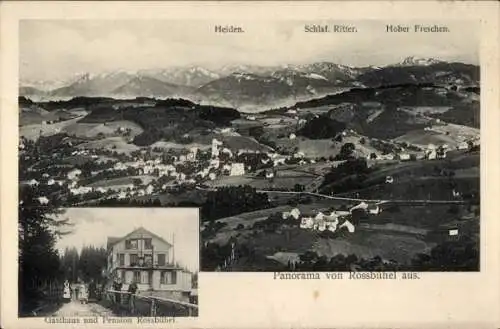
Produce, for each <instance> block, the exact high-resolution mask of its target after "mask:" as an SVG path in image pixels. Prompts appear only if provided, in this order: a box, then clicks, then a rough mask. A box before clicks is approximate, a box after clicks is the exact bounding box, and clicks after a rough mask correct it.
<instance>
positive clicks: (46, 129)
mask: <svg viewBox="0 0 500 329" xmlns="http://www.w3.org/2000/svg"><path fill="white" fill-rule="evenodd" d="M80 119H81V118H75V119H71V120H66V121H61V122H56V123H53V124H44V125H42V124H41V123H39V124H28V125H22V126H21V127H19V136H22V137H24V138H26V139H30V140H37V139H38V138H39V137H40V134H41V135H42V136H51V135H54V134H57V133H60V132H63V131H64V129H65V128H66V127H67V126H70V125H73V124H75V123H77V122H78V121H79V120H80Z"/></svg>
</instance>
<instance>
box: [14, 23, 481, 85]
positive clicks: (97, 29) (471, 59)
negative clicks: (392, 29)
mask: <svg viewBox="0 0 500 329" xmlns="http://www.w3.org/2000/svg"><path fill="white" fill-rule="evenodd" d="M217 23H220V22H214V21H210V20H204V21H185V20H182V21H180V20H178V21H176V20H156V21H155V20H150V21H144V20H142V21H140V20H121V21H120V20H24V21H21V22H20V29H19V33H20V36H19V47H20V48H19V51H20V55H19V56H20V63H19V65H20V67H19V69H20V77H21V80H53V79H61V78H67V77H69V76H74V75H75V74H80V73H99V72H102V71H114V70H129V71H133V70H138V69H150V68H166V67H171V66H190V65H200V66H205V67H207V68H213V67H220V66H223V65H234V64H250V65H279V64H299V63H311V62H316V61H331V62H336V63H338V64H344V65H350V66H367V65H376V66H381V65H387V64H391V63H396V62H400V61H401V60H402V59H404V58H405V57H407V56H418V57H433V58H437V59H442V60H453V61H461V62H465V63H470V64H478V40H479V29H478V27H479V26H478V25H474V24H472V23H470V22H463V21H446V20H444V22H443V20H442V21H440V22H439V23H440V24H441V25H443V24H445V25H446V26H447V27H448V28H449V30H450V32H449V33H388V32H386V29H385V26H386V24H393V25H395V24H398V23H400V24H408V25H410V26H412V25H413V24H415V23H419V24H422V23H426V22H421V21H419V22H416V21H415V22H413V21H405V22H398V21H392V22H387V21H370V20H363V21H344V22H342V21H335V22H333V21H314V22H310V21H309V22H305V21H290V20H288V21H279V20H275V21H252V20H246V21H239V22H237V23H238V25H239V26H241V27H243V29H244V30H245V33H239V34H217V33H215V32H214V27H215V25H217ZM226 23H227V24H236V22H226ZM312 23H315V24H325V23H328V24H334V23H335V24H350V25H355V26H356V27H357V29H358V33H305V32H304V24H312ZM427 23H431V24H433V23H434V22H427Z"/></svg>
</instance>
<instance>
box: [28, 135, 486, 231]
mask: <svg viewBox="0 0 500 329" xmlns="http://www.w3.org/2000/svg"><path fill="white" fill-rule="evenodd" d="M426 129H427V128H426ZM429 129H430V128H429ZM226 130H227V129H226ZM353 133H354V132H353V131H352V130H346V131H343V132H342V133H341V134H342V136H348V135H349V134H353ZM289 138H290V139H291V140H293V139H295V138H296V136H295V134H294V133H291V134H290V136H289ZM373 142H374V143H376V142H381V141H378V140H377V139H374V140H373ZM385 143H386V144H387V142H385ZM29 145H32V144H30V141H27V140H24V139H21V141H20V145H19V154H20V157H25V160H26V162H30V160H31V162H32V163H33V165H32V166H31V167H29V168H27V173H28V174H27V178H29V179H26V180H24V181H22V182H21V183H22V184H27V185H30V186H38V185H40V184H42V185H46V186H49V187H50V186H58V187H59V188H64V189H66V190H67V194H68V195H69V196H70V198H73V199H74V200H75V201H79V202H81V201H85V200H89V199H94V198H96V197H97V198H98V199H117V200H123V199H128V198H134V197H145V196H151V195H156V194H161V193H163V192H167V191H171V190H172V189H175V188H177V187H179V186H184V187H188V188H189V187H190V186H191V187H194V186H199V185H204V184H205V183H207V182H211V181H212V182H217V181H218V180H221V179H222V178H224V177H238V176H246V177H252V178H253V179H260V178H264V179H267V180H271V181H272V180H273V179H274V178H275V177H276V176H277V175H279V173H280V170H281V168H284V167H287V166H290V165H294V166H296V167H300V166H305V165H314V164H322V163H323V164H325V165H326V166H328V165H331V166H337V165H339V164H341V163H342V162H344V161H345V160H344V159H332V158H329V159H326V158H307V157H306V156H305V155H304V153H303V152H295V153H293V154H280V153H278V152H276V151H268V152H263V151H259V150H254V149H230V148H229V147H228V146H227V145H225V144H224V143H223V142H222V141H219V140H217V139H216V138H214V139H213V140H212V143H211V146H210V147H209V148H204V149H203V148H197V147H191V148H189V149H176V150H168V151H167V152H165V151H163V152H161V153H158V152H154V151H157V150H154V151H153V152H152V151H151V150H150V149H143V150H140V151H137V152H134V153H131V154H124V153H113V152H112V151H110V150H106V149H104V150H99V149H85V148H83V149H82V148H75V147H73V145H72V142H71V141H65V142H64V145H66V149H65V150H64V151H62V152H61V153H60V154H58V153H57V152H56V153H53V154H51V155H50V156H48V155H41V154H39V155H38V158H37V159H38V160H37V161H33V160H34V159H35V156H33V155H32V156H31V158H30V156H29V155H27V154H28V152H33V151H34V150H31V151H29V150H28V148H29V147H30V146H29ZM404 146H406V148H405V147H403V146H401V145H398V144H396V143H394V145H392V150H393V152H391V153H386V154H382V153H383V152H380V153H375V152H373V153H371V154H370V155H368V156H367V157H366V160H367V164H368V166H373V165H376V164H384V163H389V162H393V161H396V162H397V161H400V162H405V161H425V160H429V161H431V160H435V159H444V158H446V155H447V153H448V152H450V151H462V152H463V151H467V150H471V149H473V148H477V147H478V146H479V138H475V139H469V140H463V141H462V142H459V143H458V144H457V146H456V150H454V149H451V148H450V147H449V146H448V145H447V144H441V145H435V144H428V145H427V147H426V148H422V147H418V146H412V145H408V143H405V144H404ZM43 157H47V158H49V159H50V161H51V162H52V164H51V166H53V167H56V168H57V170H51V169H52V168H47V167H41V168H36V164H37V163H40V162H43V160H44V159H43ZM66 158H87V159H88V161H89V162H90V163H91V165H90V166H89V162H87V163H85V166H86V168H83V166H80V168H79V166H78V165H75V168H72V169H69V166H67V165H66V166H62V165H58V160H59V161H61V162H64V160H65V159H66ZM89 167H90V170H88V168H89ZM92 167H94V168H92ZM82 169H83V171H82ZM49 170H50V171H54V172H55V174H49V173H48V171H49ZM84 171H85V172H84ZM130 177H134V179H130ZM123 178H125V179H123ZM392 182H393V177H392V176H387V178H386V183H388V184H390V183H392ZM99 183H102V184H99ZM40 202H41V203H43V204H46V203H47V202H48V199H47V197H43V198H42V199H41V201H40ZM304 225H305V226H308V225H309V224H306V223H304ZM342 225H344V224H342ZM345 225H349V224H345ZM334 226H335V225H333V226H332V225H331V226H329V227H334ZM319 227H323V225H319ZM332 229H333V228H332Z"/></svg>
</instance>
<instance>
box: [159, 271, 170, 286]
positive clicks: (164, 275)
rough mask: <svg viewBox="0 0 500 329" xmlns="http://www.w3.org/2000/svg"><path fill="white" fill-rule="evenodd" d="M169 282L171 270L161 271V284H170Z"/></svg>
mask: <svg viewBox="0 0 500 329" xmlns="http://www.w3.org/2000/svg"><path fill="white" fill-rule="evenodd" d="M169 282H170V272H167V271H163V272H161V276H160V283H161V284H169Z"/></svg>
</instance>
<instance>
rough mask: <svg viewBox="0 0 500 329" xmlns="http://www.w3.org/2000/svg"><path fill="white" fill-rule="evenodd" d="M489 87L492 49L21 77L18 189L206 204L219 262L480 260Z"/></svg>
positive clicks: (98, 202)
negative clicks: (424, 56) (483, 95)
mask: <svg viewBox="0 0 500 329" xmlns="http://www.w3.org/2000/svg"><path fill="white" fill-rule="evenodd" d="M478 86H479V67H477V66H474V65H468V64H462V63H447V62H443V61H437V60H436V61H418V60H417V59H415V58H407V59H405V60H404V61H403V62H402V63H399V64H397V65H396V64H395V65H389V66H387V67H382V68H379V67H377V68H375V67H364V68H353V67H347V66H343V65H338V64H334V63H328V62H319V63H313V64H308V65H293V66H292V65H288V66H286V65H284V66H281V67H250V66H248V67H232V68H225V69H224V70H222V69H221V70H218V71H212V70H208V69H203V68H201V67H191V68H187V69H184V70H182V69H179V68H176V69H165V70H139V71H138V72H135V73H130V72H113V73H106V74H101V75H97V76H91V75H85V76H83V77H81V78H79V79H76V81H71V82H70V83H69V84H68V85H65V86H59V87H58V88H56V89H52V90H46V91H42V90H41V89H37V88H36V87H35V86H28V85H22V86H21V87H20V96H19V107H20V111H19V133H20V141H19V167H20V170H19V179H20V193H32V192H30V191H33V190H36V191H38V192H39V193H42V194H43V198H42V197H39V198H37V199H35V200H32V202H34V203H35V204H39V205H46V204H49V203H50V204H54V205H57V206H60V205H64V206H78V207H95V206H116V207H120V206H144V207H147V206H153V207H155V206H156V207H159V206H161V207H171V206H174V207H198V208H200V214H201V220H202V228H201V240H202V241H201V242H202V247H201V248H202V250H201V253H202V270H204V271H287V270H290V271H293V270H307V271H316V270H318V271H319V270H332V271H335V270H353V269H362V270H401V271H403V270H404V271H420V270H424V271H425V270H430V271H437V270H443V269H444V270H450V271H453V270H466V271H468V270H474V269H477V266H478V263H475V262H476V261H478V259H477V257H476V258H474V257H471V255H472V256H474V253H476V252H477V246H478V243H479V213H480V209H479V205H480V195H479V194H480V120H479V119H480V104H479V98H480V97H479V87H478ZM449 250H454V252H456V254H457V255H458V256H457V257H463V259H462V258H460V260H456V259H455V260H450V259H444V258H440V257H441V256H440V255H441V254H442V253H447V252H449ZM443 257H444V256H443ZM462 260H463V261H462Z"/></svg>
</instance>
